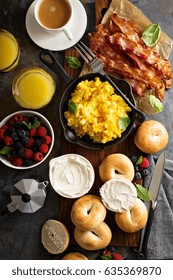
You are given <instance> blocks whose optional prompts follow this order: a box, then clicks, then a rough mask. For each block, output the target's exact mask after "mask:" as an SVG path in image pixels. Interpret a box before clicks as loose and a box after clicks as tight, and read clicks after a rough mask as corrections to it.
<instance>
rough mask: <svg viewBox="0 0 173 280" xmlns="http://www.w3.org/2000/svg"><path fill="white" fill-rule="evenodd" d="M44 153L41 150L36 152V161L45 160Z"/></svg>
mask: <svg viewBox="0 0 173 280" xmlns="http://www.w3.org/2000/svg"><path fill="white" fill-rule="evenodd" d="M43 157H44V156H43V154H42V153H40V152H36V153H35V154H34V159H35V161H42V160H43Z"/></svg>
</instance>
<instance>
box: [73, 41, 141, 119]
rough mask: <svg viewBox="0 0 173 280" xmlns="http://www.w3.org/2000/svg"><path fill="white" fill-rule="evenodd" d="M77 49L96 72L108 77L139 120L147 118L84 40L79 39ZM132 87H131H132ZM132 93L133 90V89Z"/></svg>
mask: <svg viewBox="0 0 173 280" xmlns="http://www.w3.org/2000/svg"><path fill="white" fill-rule="evenodd" d="M74 47H75V49H76V50H77V51H78V52H79V53H80V55H81V57H82V58H83V59H84V61H85V62H86V63H87V64H88V65H89V66H90V68H91V69H92V71H93V72H94V73H100V74H102V75H103V76H105V77H106V79H107V80H108V81H109V83H110V84H111V85H112V86H113V87H114V89H115V90H116V92H118V94H119V95H120V96H121V97H122V98H123V99H124V101H125V102H126V103H127V104H128V105H129V106H130V107H131V108H132V109H133V110H134V111H136V113H138V115H137V121H138V122H143V121H144V120H145V114H144V113H143V112H142V111H140V110H139V109H137V108H136V107H135V105H134V104H133V103H132V102H131V101H130V100H129V99H128V98H127V97H126V95H125V94H124V93H123V92H122V91H121V90H120V88H119V87H118V86H117V85H116V84H115V83H114V82H113V80H112V79H111V78H110V76H108V75H107V74H106V72H105V71H104V69H103V64H102V62H101V60H100V59H98V58H97V57H96V55H95V54H94V53H93V52H92V51H91V50H90V49H89V48H88V47H87V46H86V45H85V44H84V43H83V42H82V41H79V42H78V43H77V44H76V45H74ZM130 89H131V87H130ZM131 94H132V91H131Z"/></svg>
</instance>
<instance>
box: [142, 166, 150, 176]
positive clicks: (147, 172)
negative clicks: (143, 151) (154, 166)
mask: <svg viewBox="0 0 173 280" xmlns="http://www.w3.org/2000/svg"><path fill="white" fill-rule="evenodd" d="M148 174H149V170H148V169H146V168H145V169H143V170H142V175H143V176H144V177H145V176H147V175H148Z"/></svg>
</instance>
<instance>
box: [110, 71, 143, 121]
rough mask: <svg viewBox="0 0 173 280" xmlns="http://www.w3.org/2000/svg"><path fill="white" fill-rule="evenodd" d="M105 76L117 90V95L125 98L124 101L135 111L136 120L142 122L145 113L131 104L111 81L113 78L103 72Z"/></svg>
mask: <svg viewBox="0 0 173 280" xmlns="http://www.w3.org/2000/svg"><path fill="white" fill-rule="evenodd" d="M105 76H106V78H107V80H108V81H109V83H110V84H111V85H112V86H113V87H114V88H115V89H116V90H117V92H118V93H119V95H120V96H121V97H122V98H123V99H124V100H125V102H126V103H127V104H128V105H129V106H130V107H131V108H132V109H133V110H134V111H135V112H136V113H137V116H136V121H137V122H139V123H142V122H143V121H144V120H145V114H144V113H143V112H142V111H141V110H139V109H137V108H136V107H135V105H133V104H132V102H131V101H130V100H129V99H128V98H127V97H126V95H125V94H124V93H123V92H122V91H121V90H120V88H119V87H118V86H117V85H116V84H115V83H114V82H113V80H112V79H111V78H110V77H109V76H108V75H107V74H105Z"/></svg>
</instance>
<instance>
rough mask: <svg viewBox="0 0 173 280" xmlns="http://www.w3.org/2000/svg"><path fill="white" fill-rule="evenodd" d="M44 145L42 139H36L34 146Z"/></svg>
mask: <svg viewBox="0 0 173 280" xmlns="http://www.w3.org/2000/svg"><path fill="white" fill-rule="evenodd" d="M41 144H42V139H41V138H39V137H38V138H36V139H35V141H34V145H36V146H40V145H41Z"/></svg>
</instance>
